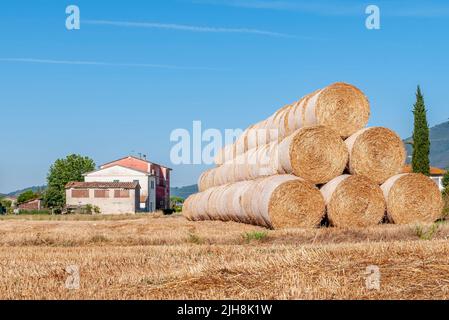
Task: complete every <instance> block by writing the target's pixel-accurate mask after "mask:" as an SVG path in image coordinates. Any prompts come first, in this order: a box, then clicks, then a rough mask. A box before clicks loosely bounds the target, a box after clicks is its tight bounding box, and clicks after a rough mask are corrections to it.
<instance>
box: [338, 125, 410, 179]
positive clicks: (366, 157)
mask: <svg viewBox="0 0 449 320" xmlns="http://www.w3.org/2000/svg"><path fill="white" fill-rule="evenodd" d="M345 142H346V145H347V147H348V150H349V166H348V168H349V171H350V173H351V174H353V175H364V176H367V177H369V178H370V179H371V180H373V181H374V182H376V183H377V184H382V183H384V182H385V181H386V180H387V179H388V178H389V177H391V176H394V175H396V174H398V173H400V172H401V170H402V168H403V167H404V165H405V160H406V156H407V153H406V151H405V147H404V143H403V142H402V140H401V138H400V137H399V136H398V135H397V134H396V133H395V132H394V131H392V130H390V129H387V128H382V127H373V128H366V129H362V130H360V131H358V132H357V133H355V134H354V135H352V136H351V137H349V138H348V139H347V140H346V141H345Z"/></svg>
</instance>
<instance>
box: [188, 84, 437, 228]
mask: <svg viewBox="0 0 449 320" xmlns="http://www.w3.org/2000/svg"><path fill="white" fill-rule="evenodd" d="M369 115H370V106H369V102H368V100H367V98H366V97H365V95H364V94H363V93H362V92H361V91H360V90H359V89H357V88H356V87H354V86H352V85H349V84H345V83H336V84H333V85H330V86H329V87H326V88H324V89H322V90H318V91H316V92H314V93H311V94H309V95H307V96H305V97H304V98H302V99H300V100H299V101H298V102H296V103H293V104H290V105H287V106H285V107H283V108H281V109H279V110H278V111H277V112H276V113H275V114H273V115H272V116H271V117H269V118H268V119H266V120H264V121H261V122H259V123H257V124H255V125H252V126H250V127H249V128H248V129H246V130H245V131H244V133H243V134H242V136H241V137H240V138H239V139H237V141H236V142H235V143H234V144H232V145H228V146H226V147H224V148H223V149H222V150H221V151H220V152H219V154H218V155H217V157H216V161H215V162H216V164H217V167H216V168H213V169H210V170H208V171H206V172H204V173H203V174H202V175H201V176H200V178H199V181H198V186H199V190H200V193H198V194H196V195H193V196H191V197H189V198H188V199H187V201H186V203H185V205H184V215H185V216H186V217H187V218H188V219H191V220H208V219H211V220H222V221H236V222H242V223H250V224H255V225H260V226H265V227H268V228H286V227H314V226H317V225H319V224H320V222H322V221H321V219H322V218H323V216H326V217H327V220H328V222H329V224H330V225H331V226H334V227H342V228H352V227H356V228H360V227H368V226H372V225H376V224H379V223H381V222H382V221H384V220H385V218H388V221H390V222H391V223H397V224H405V223H416V222H432V221H435V220H436V219H438V218H439V217H440V215H441V211H442V203H443V201H442V197H441V193H440V191H439V189H438V187H437V185H436V184H435V183H434V182H433V181H432V180H431V179H430V178H428V177H425V176H423V175H416V174H405V175H402V174H401V173H402V171H403V168H404V165H405V160H406V151H405V147H404V144H403V142H402V140H401V138H400V137H399V136H398V135H397V134H396V133H395V132H393V131H392V130H390V129H387V128H383V127H371V128H366V127H365V126H366V124H367V122H368V120H369ZM318 189H319V190H320V191H318ZM324 208H325V210H324ZM324 212H325V214H324Z"/></svg>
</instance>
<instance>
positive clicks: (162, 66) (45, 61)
mask: <svg viewBox="0 0 449 320" xmlns="http://www.w3.org/2000/svg"><path fill="white" fill-rule="evenodd" d="M0 62H17V63H20V62H21V63H43V64H66V65H85V66H107V67H133V68H158V69H175V70H176V69H177V70H217V69H213V68H202V67H182V66H174V65H165V64H149V63H110V62H99V61H76V60H75V61H74V60H51V59H35V58H0Z"/></svg>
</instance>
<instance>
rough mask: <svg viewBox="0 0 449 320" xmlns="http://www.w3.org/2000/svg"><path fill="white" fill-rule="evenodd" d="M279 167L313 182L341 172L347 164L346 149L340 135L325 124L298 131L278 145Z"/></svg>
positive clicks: (322, 180) (332, 176) (330, 177)
mask: <svg viewBox="0 0 449 320" xmlns="http://www.w3.org/2000/svg"><path fill="white" fill-rule="evenodd" d="M278 154H279V157H280V164H281V166H282V169H283V171H284V172H286V173H293V174H294V175H296V176H298V177H301V178H303V179H305V180H308V181H310V182H312V183H313V184H323V183H326V182H328V181H330V180H332V179H333V178H335V177H337V176H339V175H341V174H342V173H343V172H344V170H345V168H346V165H347V163H348V157H349V155H348V149H347V147H346V145H345V143H344V141H343V140H342V139H341V138H340V136H339V135H338V134H337V133H336V132H334V131H333V130H332V129H330V128H327V127H325V126H315V127H307V128H302V129H299V130H297V131H296V132H295V133H294V134H292V135H290V136H289V137H287V138H286V139H284V140H283V141H282V142H281V144H280V145H279V152H278Z"/></svg>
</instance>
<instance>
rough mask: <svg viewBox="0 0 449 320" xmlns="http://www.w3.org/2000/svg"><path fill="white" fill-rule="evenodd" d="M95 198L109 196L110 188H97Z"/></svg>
mask: <svg viewBox="0 0 449 320" xmlns="http://www.w3.org/2000/svg"><path fill="white" fill-rule="evenodd" d="M95 198H109V190H95Z"/></svg>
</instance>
